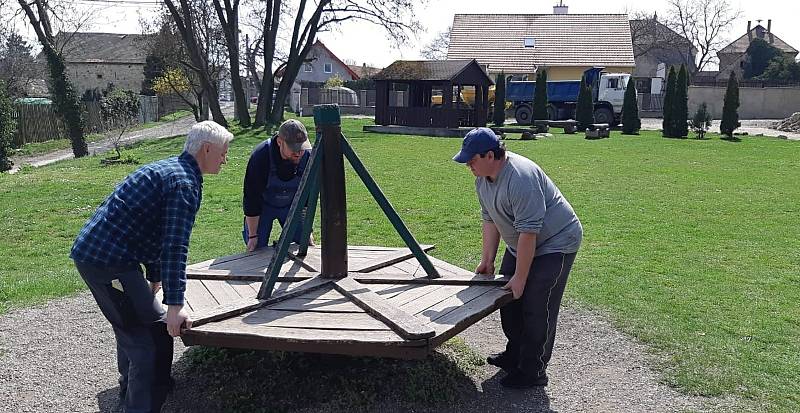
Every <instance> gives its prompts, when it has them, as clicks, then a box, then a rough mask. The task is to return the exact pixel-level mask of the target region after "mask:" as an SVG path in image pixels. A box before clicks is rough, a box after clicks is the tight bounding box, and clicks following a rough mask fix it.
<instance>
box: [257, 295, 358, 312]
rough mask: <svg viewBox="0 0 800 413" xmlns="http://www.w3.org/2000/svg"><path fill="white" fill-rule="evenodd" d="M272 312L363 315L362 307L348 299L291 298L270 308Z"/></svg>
mask: <svg viewBox="0 0 800 413" xmlns="http://www.w3.org/2000/svg"><path fill="white" fill-rule="evenodd" d="M269 308H270V309H272V310H283V311H306V312H318V313H335V314H338V313H363V312H364V310H362V309H361V307H359V306H357V305H355V304H354V303H353V302H351V301H350V300H349V299H347V298H344V297H342V298H337V299H333V300H325V299H322V300H318V299H311V300H309V299H307V298H305V297H296V298H290V299H288V300H284V301H281V302H279V303H275V304H272V305H271V306H269Z"/></svg>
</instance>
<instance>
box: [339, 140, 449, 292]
mask: <svg viewBox="0 0 800 413" xmlns="http://www.w3.org/2000/svg"><path fill="white" fill-rule="evenodd" d="M342 152H344V156H346V157H347V160H348V161H350V165H352V166H353V169H354V170H355V171H356V173H357V174H358V176H359V177H360V178H361V181H363V182H364V185H365V186H366V187H367V189H368V190H369V193H370V194H372V197H373V198H375V201H376V202H378V205H380V207H381V209H383V213H384V214H386V217H387V218H389V221H390V222H391V223H392V225H393V226H394V229H395V230H396V231H397V233H398V234H400V237H401V238H403V241H404V242H405V243H406V246H408V249H410V250H411V252H412V253H413V254H414V257H416V258H417V260H418V261H419V263H420V264H421V265H422V268H424V269H425V273H426V274H428V277H429V278H439V277H440V275H439V272H438V271H437V270H436V267H434V266H433V264H432V263H431V260H430V259H429V258H428V255H426V254H425V251H422V248H420V246H419V243H418V242H417V240H416V239H414V236H413V235H412V234H411V231H409V230H408V227H406V224H405V223H404V222H403V219H402V218H400V215H398V214H397V211H395V210H394V207H392V204H391V203H390V202H389V200H388V199H387V198H386V195H384V194H383V191H381V188H380V187H378V184H377V183H376V182H375V180H374V179H372V176H370V174H369V172H368V171H367V168H366V167H365V166H364V164H363V163H362V162H361V159H359V158H358V155H356V152H355V151H354V150H353V147H352V146H350V143H349V142H347V139H346V138H345V137H344V136H342Z"/></svg>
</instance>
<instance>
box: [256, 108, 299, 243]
mask: <svg viewBox="0 0 800 413" xmlns="http://www.w3.org/2000/svg"><path fill="white" fill-rule="evenodd" d="M310 149H311V143H310V142H309V141H308V133H307V132H306V128H305V126H303V124H302V123H300V122H299V121H297V120H295V119H289V120H287V121H286V122H284V123H283V124H281V126H280V128H279V129H278V133H277V134H275V135H273V136H272V137H271V138H270V139H267V140H265V141H263V142H261V143H260V144H259V145H258V146H257V147H256V148H255V150H253V153H252V154H251V155H250V160H249V161H248V163H247V172H246V173H245V177H244V196H243V202H242V204H243V209H244V225H243V226H244V228H243V230H242V239H243V240H244V243H245V244H246V245H247V251H253V250H255V249H257V248H261V247H264V246H266V245H267V244H268V243H269V235H270V233H271V232H272V224H273V222H275V220H276V219H277V220H278V222H279V223H280V224H281V227H283V225H284V224H285V222H286V218H287V216H288V214H289V208H290V207H291V205H292V200H293V199H294V195H295V193H297V190H298V188H299V187H300V178H301V177H302V176H303V171H304V170H305V168H306V165H307V164H308V158H309V157H310V154H311V151H310ZM301 236H302V226H298V228H297V231H296V233H295V234H294V236H293V237H292V241H294V242H297V243H299V242H300V237H301ZM312 244H313V242H312Z"/></svg>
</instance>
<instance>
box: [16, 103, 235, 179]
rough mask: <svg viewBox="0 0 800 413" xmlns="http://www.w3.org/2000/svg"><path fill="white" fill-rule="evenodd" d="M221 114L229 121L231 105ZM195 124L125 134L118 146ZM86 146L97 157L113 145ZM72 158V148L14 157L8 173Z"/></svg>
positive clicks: (185, 122)
mask: <svg viewBox="0 0 800 413" xmlns="http://www.w3.org/2000/svg"><path fill="white" fill-rule="evenodd" d="M222 112H223V114H225V116H226V117H227V118H228V119H231V118H232V115H233V105H228V106H223V108H222ZM195 123H196V122H195V120H194V117H192V116H191V115H189V116H186V117H183V118H180V119H178V120H176V121H173V122H169V123H165V124H163V125H158V126H154V127H152V128H148V129H140V130H134V131H130V132H126V133H125V135H123V137H122V139H121V140H120V145H121V146H125V145H130V144H132V143H134V142H138V141H142V140H145V139H162V138H168V137H171V136H175V135H181V134H185V133H186V132H187V131H188V130H189V128H190V127H191V126H192V125H194V124H195ZM88 146H89V154H91V155H98V154H101V153H105V152H108V151H111V150H114V144H113V143H112V139H111V138H106V139H103V140H100V141H97V142H92V143H89V144H88ZM72 158H74V155H73V154H72V148H69V149H61V150H58V151H55V152H50V153H47V154H42V155H35V156H25V157H15V158H12V159H11V160H12V161H13V162H14V166H13V168H11V170H10V171H9V173H12V174H13V173H16V172H17V171H18V170H19V168H20V167H22V166H23V165H31V166H34V167H40V166H44V165H49V164H51V163H54V162H58V161H63V160H65V159H72Z"/></svg>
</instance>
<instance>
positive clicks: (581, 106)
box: [575, 75, 594, 131]
mask: <svg viewBox="0 0 800 413" xmlns="http://www.w3.org/2000/svg"><path fill="white" fill-rule="evenodd" d="M575 120H577V121H578V128H579V130H581V131H585V130H586V128H588V127H589V125H591V124H593V123H594V104H593V103H592V87H591V86H590V85H589V83H587V82H586V75H584V76H583V77H582V78H581V88H580V90H579V91H578V106H577V107H576V108H575Z"/></svg>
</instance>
